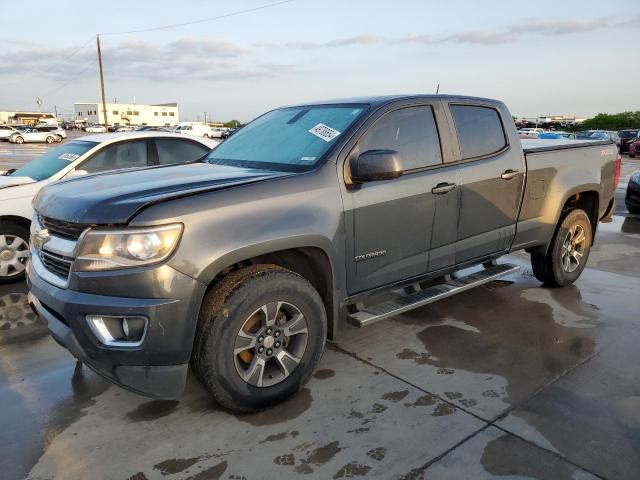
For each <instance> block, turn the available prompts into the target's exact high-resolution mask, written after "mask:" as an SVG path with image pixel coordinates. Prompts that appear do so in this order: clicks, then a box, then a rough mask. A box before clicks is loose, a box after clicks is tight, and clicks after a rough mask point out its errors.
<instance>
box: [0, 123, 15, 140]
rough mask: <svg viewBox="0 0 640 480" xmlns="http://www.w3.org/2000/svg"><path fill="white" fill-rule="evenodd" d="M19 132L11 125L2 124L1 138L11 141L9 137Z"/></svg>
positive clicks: (0, 129) (0, 127) (0, 128)
mask: <svg viewBox="0 0 640 480" xmlns="http://www.w3.org/2000/svg"><path fill="white" fill-rule="evenodd" d="M16 132H18V130H16V129H15V128H13V127H12V126H11V125H0V140H4V141H7V142H8V141H9V137H10V136H11V135H13V134H14V133H16Z"/></svg>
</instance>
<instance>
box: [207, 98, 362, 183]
mask: <svg viewBox="0 0 640 480" xmlns="http://www.w3.org/2000/svg"><path fill="white" fill-rule="evenodd" d="M366 108H367V106H366V105H362V104H354V105H318V106H304V107H290V108H282V109H278V110H273V111H271V112H269V113H266V114H265V115H262V116H261V117H259V118H257V119H256V120H254V121H253V122H251V123H250V124H248V125H247V126H245V127H244V128H243V129H242V130H239V131H238V132H237V133H236V134H235V135H233V136H232V137H230V138H229V139H228V140H226V141H225V142H223V143H221V144H220V145H219V146H218V147H217V148H216V149H214V150H213V151H212V152H211V153H210V154H209V156H208V157H207V162H209V163H213V164H219V165H232V166H239V167H245V168H260V169H268V170H277V171H286V172H303V171H307V170H310V169H311V168H313V167H314V166H315V165H317V164H318V162H320V160H321V159H322V158H323V157H324V156H325V155H326V154H327V153H328V152H329V151H330V149H331V148H332V147H333V146H334V145H335V144H336V143H337V141H338V139H339V138H340V135H342V134H343V133H344V132H345V131H346V130H348V129H349V127H351V126H352V125H353V124H354V122H355V121H356V120H357V119H358V118H359V117H360V116H361V115H362V113H363V112H364V111H365V110H366Z"/></svg>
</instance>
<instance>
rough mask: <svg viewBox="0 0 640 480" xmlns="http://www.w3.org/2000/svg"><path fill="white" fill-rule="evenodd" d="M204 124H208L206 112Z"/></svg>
mask: <svg viewBox="0 0 640 480" xmlns="http://www.w3.org/2000/svg"><path fill="white" fill-rule="evenodd" d="M204 124H205V125H206V124H207V112H204Z"/></svg>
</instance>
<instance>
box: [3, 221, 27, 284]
mask: <svg viewBox="0 0 640 480" xmlns="http://www.w3.org/2000/svg"><path fill="white" fill-rule="evenodd" d="M28 259H29V230H27V229H26V228H24V227H22V226H20V225H16V224H14V223H7V222H0V283H10V282H17V281H19V280H22V279H23V278H24V270H25V266H26V264H27V260H28Z"/></svg>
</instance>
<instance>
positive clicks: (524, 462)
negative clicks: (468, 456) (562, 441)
mask: <svg viewBox="0 0 640 480" xmlns="http://www.w3.org/2000/svg"><path fill="white" fill-rule="evenodd" d="M535 449H536V447H534V446H532V445H530V444H528V443H526V442H524V441H522V440H519V439H517V438H515V437H512V436H510V435H507V434H505V435H501V436H500V437H498V438H496V439H495V440H492V441H491V442H489V443H488V444H487V445H486V446H485V448H484V452H483V453H482V458H481V460H480V462H481V463H482V466H483V467H484V469H485V470H486V471H487V472H489V473H490V474H491V475H495V476H499V477H506V476H509V477H511V476H514V477H524V478H553V479H554V480H565V479H566V480H571V479H573V478H574V477H573V473H574V470H575V469H574V468H573V467H572V466H571V465H570V464H568V463H566V462H564V461H561V460H560V459H556V458H555V457H553V458H551V459H548V458H545V459H544V460H546V461H541V458H540V456H539V455H533V454H532V450H534V451H535Z"/></svg>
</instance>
